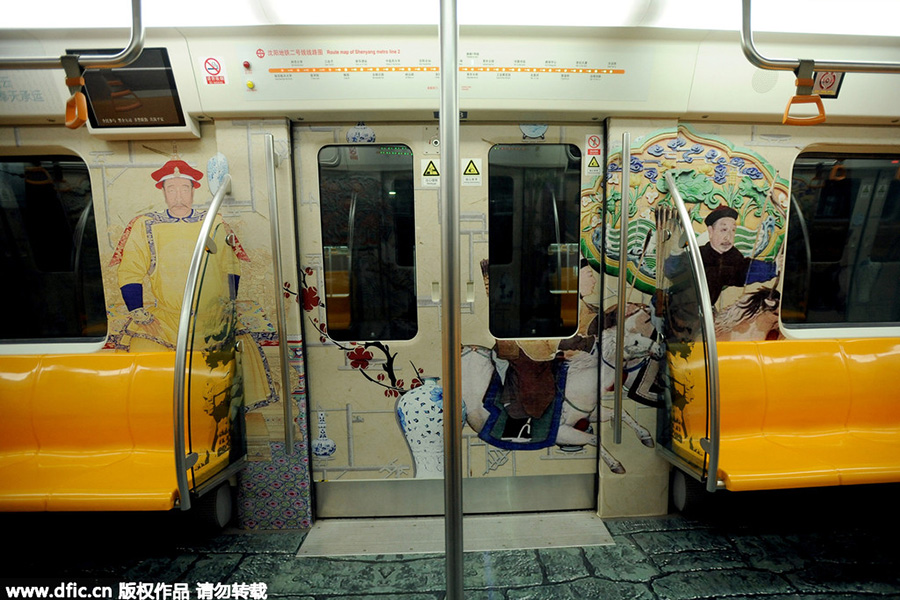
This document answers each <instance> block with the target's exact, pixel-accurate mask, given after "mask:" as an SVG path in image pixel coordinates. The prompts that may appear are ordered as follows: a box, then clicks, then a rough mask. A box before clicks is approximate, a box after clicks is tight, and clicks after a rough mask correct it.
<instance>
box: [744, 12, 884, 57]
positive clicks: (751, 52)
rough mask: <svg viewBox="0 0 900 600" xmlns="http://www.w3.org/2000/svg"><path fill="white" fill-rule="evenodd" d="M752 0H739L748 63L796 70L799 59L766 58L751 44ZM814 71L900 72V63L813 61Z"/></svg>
mask: <svg viewBox="0 0 900 600" xmlns="http://www.w3.org/2000/svg"><path fill="white" fill-rule="evenodd" d="M751 4H752V0H741V9H742V11H741V12H742V18H741V49H742V50H743V51H744V56H745V57H747V60H748V61H750V64H752V65H754V66H756V67H759V68H760V69H770V70H775V71H796V70H797V69H798V68H799V67H800V59H787V58H767V57H765V56H763V55H762V54H760V53H759V51H758V50H757V49H756V46H755V45H754V44H753V28H752V26H751V22H750V13H751ZM815 67H816V69H815V70H816V71H832V72H836V73H900V63H897V62H873V61H824V60H823V61H818V60H817V61H815Z"/></svg>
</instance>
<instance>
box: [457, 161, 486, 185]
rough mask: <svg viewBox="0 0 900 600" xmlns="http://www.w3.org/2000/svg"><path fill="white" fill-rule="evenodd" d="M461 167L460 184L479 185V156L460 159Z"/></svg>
mask: <svg viewBox="0 0 900 600" xmlns="http://www.w3.org/2000/svg"><path fill="white" fill-rule="evenodd" d="M460 168H461V169H462V182H461V183H462V185H481V184H482V177H481V173H482V170H481V159H480V158H464V159H462V161H460Z"/></svg>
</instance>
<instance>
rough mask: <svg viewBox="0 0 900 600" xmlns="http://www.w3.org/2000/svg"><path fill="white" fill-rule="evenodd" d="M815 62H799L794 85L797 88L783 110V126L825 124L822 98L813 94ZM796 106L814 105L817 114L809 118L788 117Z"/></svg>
mask: <svg viewBox="0 0 900 600" xmlns="http://www.w3.org/2000/svg"><path fill="white" fill-rule="evenodd" d="M814 69H815V61H812V60H801V61H800V66H799V67H797V71H796V75H797V79H796V80H795V81H794V85H796V86H797V93H796V95H794V96H793V97H792V98H791V99H790V101H789V102H788V104H787V107H785V109H784V116H783V117H782V118H781V122H782V123H784V124H785V125H818V124H819V123H824V122H825V107H824V106H822V98H821V97H819V95H818V94H813V93H812V91H813V86H814V85H815V72H814ZM798 104H815V105H816V109H817V112H818V114H816V115H813V116H811V117H792V116H791V115H790V112H791V107H793V106H796V105H798Z"/></svg>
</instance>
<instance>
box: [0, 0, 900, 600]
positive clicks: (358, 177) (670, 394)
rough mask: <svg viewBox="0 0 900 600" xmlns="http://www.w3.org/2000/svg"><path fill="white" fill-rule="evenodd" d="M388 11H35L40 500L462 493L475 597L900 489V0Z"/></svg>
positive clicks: (11, 356)
mask: <svg viewBox="0 0 900 600" xmlns="http://www.w3.org/2000/svg"><path fill="white" fill-rule="evenodd" d="M323 4H324V3H323ZM787 4H790V5H789V6H787ZM794 5H796V6H794ZM387 6H388V5H387V4H386V3H374V2H368V3H365V2H350V3H349V4H347V3H341V4H340V5H338V4H336V3H335V4H334V5H330V6H328V5H323V6H315V7H313V6H309V5H307V4H306V3H291V2H280V1H276V0H269V1H266V2H242V3H231V4H229V6H228V8H227V9H226V8H225V7H224V6H223V5H221V4H219V3H212V2H207V1H203V2H191V3H183V2H182V3H176V2H172V1H171V0H131V2H130V4H129V3H127V2H124V0H116V2H114V3H110V4H109V6H108V7H107V8H104V9H103V11H99V10H97V11H88V12H82V13H80V14H78V15H73V14H71V12H72V11H70V10H68V9H66V8H64V7H62V6H61V5H57V4H54V3H52V2H51V1H50V0H39V1H35V2H30V3H28V6H24V7H22V8H21V9H20V10H19V11H18V12H19V14H16V15H13V16H11V17H10V18H8V19H7V18H5V19H4V20H5V23H4V24H0V219H2V220H0V246H2V254H0V261H2V267H0V268H2V275H3V279H4V281H5V282H6V283H5V293H3V294H0V306H2V315H3V318H2V320H0V413H2V416H0V512H3V513H10V514H24V513H58V514H60V515H63V517H64V516H65V515H72V516H73V518H74V516H75V515H76V514H82V513H87V512H116V513H120V512H121V513H139V512H140V513H143V512H160V513H167V512H177V513H181V512H185V513H187V514H189V515H192V516H194V517H196V518H197V519H198V520H199V521H203V522H207V523H211V524H213V525H214V526H217V527H224V526H226V525H227V526H230V527H233V528H237V529H239V530H241V531H272V530H285V531H316V529H315V528H316V527H317V526H320V525H322V526H324V525H326V524H335V526H338V525H340V524H342V523H344V524H346V523H354V524H358V523H370V524H373V525H377V524H383V523H387V524H388V525H387V527H388V528H393V529H395V530H397V531H400V530H401V529H400V528H401V527H402V526H404V524H406V525H409V524H416V523H425V522H428V523H431V524H432V525H434V526H435V527H437V529H430V530H428V531H429V532H430V533H428V536H430V537H431V538H433V540H437V542H436V543H437V545H436V546H435V547H434V548H432V550H433V551H435V552H445V554H446V565H447V584H446V586H447V594H448V597H457V596H455V595H454V594H455V592H454V591H453V590H454V588H458V587H459V586H460V583H459V581H461V579H458V580H457V579H454V577H455V575H453V574H454V573H461V571H462V562H461V560H462V559H461V557H462V552H463V544H464V540H465V539H466V538H472V537H478V536H479V534H480V533H481V534H483V535H484V536H485V537H487V538H491V537H492V536H493V537H494V538H495V540H496V539H497V538H500V537H503V535H504V534H498V533H496V532H495V530H492V529H490V525H489V521H490V520H491V519H497V518H515V517H518V518H525V519H527V520H528V522H529V523H530V525H529V531H531V532H532V533H533V532H534V531H535V530H536V528H537V527H538V525H536V523H538V522H541V523H544V526H546V527H548V528H549V529H547V530H546V531H547V532H548V533H545V534H542V535H544V536H546V537H553V536H562V535H563V533H562V532H563V531H568V530H567V524H571V523H577V526H576V527H574V529H576V530H577V531H578V533H579V534H586V533H587V534H591V535H594V534H599V533H604V532H605V529H604V527H603V522H604V521H605V520H610V519H620V518H645V517H654V516H661V515H667V514H670V512H677V511H685V512H687V511H689V510H700V511H702V507H703V506H705V505H707V504H708V503H709V502H710V501H715V500H716V498H717V497H720V496H723V495H727V494H732V493H733V494H736V495H737V494H752V493H756V492H757V491H761V490H794V489H803V488H827V487H836V486H856V485H874V486H878V485H891V484H896V483H900V392H898V388H897V385H896V382H897V373H898V372H900V104H898V102H897V98H898V97H900V76H898V74H900V33H898V30H897V25H896V24H897V22H898V18H900V11H898V7H895V6H893V5H891V4H890V3H884V2H875V1H871V2H862V3H861V5H860V8H859V10H856V9H854V10H850V9H849V8H848V6H847V3H846V2H798V3H783V2H782V3H777V2H771V1H765V2H764V1H762V0H756V1H752V0H741V1H740V2H738V1H737V0H733V1H732V2H727V3H725V2H713V1H711V0H695V1H692V2H676V1H674V0H633V1H626V2H622V3H619V4H618V5H617V6H615V7H613V6H612V5H607V4H606V3H593V4H590V3H579V2H575V1H574V0H567V1H564V2H562V3H558V4H556V5H555V8H554V10H552V11H551V10H550V9H549V8H548V7H547V6H546V5H543V4H534V5H533V6H531V7H530V6H526V5H518V4H517V5H516V9H515V10H512V9H511V7H510V5H509V4H507V3H499V2H488V3H474V2H468V1H466V0H458V3H457V2H456V1H455V0H442V1H441V2H437V1H433V2H400V3H391V4H390V5H389V6H390V8H386V7H387ZM850 13H853V14H850ZM857 13H858V14H857ZM873 15H877V16H873ZM51 234H52V235H51ZM698 507H699V508H698ZM479 519H482V521H479ZM464 522H465V523H466V526H465V530H464V527H463V526H464ZM470 523H471V525H470ZM435 524H437V525H435ZM354 526H355V527H356V528H357V529H358V525H354ZM322 531H325V529H322ZM328 531H333V532H334V533H329V534H327V535H329V536H331V540H330V541H332V542H335V541H338V540H339V538H343V537H345V536H346V535H349V534H346V533H340V532H341V531H342V530H340V529H335V530H328ZM404 531H405V530H404ZM551 532H552V533H551ZM406 535H409V534H406V533H404V534H403V536H406ZM442 535H443V537H442ZM308 539H309V541H310V542H311V541H312V539H313V538H312V536H310V537H309V538H308ZM353 539H354V540H355V539H356V538H353ZM352 543H355V544H357V545H359V544H364V542H359V541H354V542H352ZM584 543H585V544H587V543H593V542H590V541H588V542H584ZM574 545H576V546H577V545H578V544H574ZM459 577H460V578H461V575H459ZM457 591H458V590H457ZM510 597H512V596H510ZM523 597H524V596H523Z"/></svg>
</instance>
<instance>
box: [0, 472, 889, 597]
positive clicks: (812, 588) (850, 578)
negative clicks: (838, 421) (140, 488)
mask: <svg viewBox="0 0 900 600" xmlns="http://www.w3.org/2000/svg"><path fill="white" fill-rule="evenodd" d="M714 500H715V502H714V503H713V504H712V505H711V506H710V507H708V508H706V509H705V510H704V511H703V512H702V513H700V514H695V515H693V516H682V515H668V516H664V517H654V518H629V519H608V520H605V521H604V523H605V525H606V527H607V528H608V530H609V532H610V533H611V534H612V536H613V538H614V540H615V545H607V546H594V547H584V548H564V549H552V550H544V549H541V550H516V551H503V552H496V551H495V552H473V553H467V554H466V555H465V561H464V563H465V587H466V594H465V597H466V598H467V599H479V600H480V599H503V600H524V599H533V600H539V599H557V598H559V599H566V598H573V599H574V598H578V599H602V600H616V599H630V600H641V599H645V598H646V599H659V600H667V599H672V600H681V599H685V600H687V599H695V598H726V597H727V598H732V599H750V598H753V599H766V598H773V599H774V598H778V599H789V598H790V599H817V600H837V599H849V598H895V599H900V548H898V539H900V487H898V486H877V487H866V488H862V487H858V488H845V489H825V490H802V491H791V492H765V493H756V494H716V495H715V497H714ZM0 527H2V531H3V532H4V535H3V540H4V541H3V545H4V546H5V549H6V552H4V555H5V557H4V558H3V559H0V592H3V591H4V589H3V588H2V585H10V584H11V583H19V584H30V585H53V586H55V585H57V584H58V583H60V582H68V581H74V582H77V583H79V584H82V583H85V584H87V583H90V582H95V583H96V584H98V585H110V586H111V587H113V588H114V589H115V590H116V591H117V592H118V591H119V589H120V585H121V584H139V583H143V584H148V583H149V584H154V585H155V588H154V589H153V590H152V591H150V588H149V587H146V588H142V589H144V590H147V593H146V594H145V595H144V597H143V598H142V597H141V595H140V594H136V595H134V596H133V597H134V598H136V599H141V600H151V599H156V598H158V599H165V600H172V595H169V596H166V595H165V593H166V586H168V589H169V592H170V593H171V591H172V589H173V586H174V584H176V583H180V584H187V589H189V590H190V591H189V598H190V599H192V600H193V599H199V598H201V596H202V593H201V589H205V590H206V592H205V593H211V592H210V590H211V587H210V586H206V587H205V588H203V587H202V586H198V584H213V585H214V586H215V589H216V590H218V592H219V595H218V596H215V597H216V598H226V599H228V598H234V599H237V598H241V597H242V595H243V597H247V596H246V593H247V588H246V587H244V586H235V585H230V584H258V583H264V584H265V590H266V594H267V596H268V597H269V598H296V599H297V600H324V599H330V598H354V599H359V600H364V599H368V600H375V599H386V598H397V599H400V600H440V599H442V598H444V597H445V593H444V591H443V590H444V581H445V579H444V560H443V557H442V556H441V555H440V554H434V555H410V556H403V555H385V556H373V557H327V558H301V557H297V556H296V554H297V552H298V549H299V547H300V545H301V544H302V542H303V538H304V535H305V534H304V532H297V531H295V532H247V531H238V530H226V531H224V532H220V533H216V534H208V533H203V532H200V531H197V530H195V529H193V528H192V527H190V526H189V525H188V523H187V521H185V520H183V515H178V514H168V515H139V516H134V515H127V516H126V515H59V514H26V515H21V514H19V515H11V514H5V515H0ZM160 583H161V584H164V585H162V586H159V585H156V584H160ZM225 584H229V585H225ZM130 589H131V591H134V589H135V588H133V587H132V588H130ZM256 589H259V586H257V588H256ZM241 590H242V591H241ZM212 597H213V596H210V598H212ZM251 598H252V596H251ZM185 600H187V599H185Z"/></svg>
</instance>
